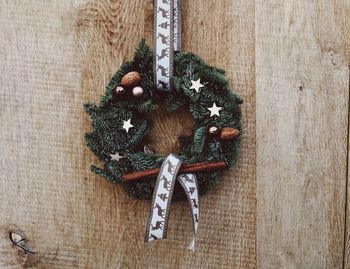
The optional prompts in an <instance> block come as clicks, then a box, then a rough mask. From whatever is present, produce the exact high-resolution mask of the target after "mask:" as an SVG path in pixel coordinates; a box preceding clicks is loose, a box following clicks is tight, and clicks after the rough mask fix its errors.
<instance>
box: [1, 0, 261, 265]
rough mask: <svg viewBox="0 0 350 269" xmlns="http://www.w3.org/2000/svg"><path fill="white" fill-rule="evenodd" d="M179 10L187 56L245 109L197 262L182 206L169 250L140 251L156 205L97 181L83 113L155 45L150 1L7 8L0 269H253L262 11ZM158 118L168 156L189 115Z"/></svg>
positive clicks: (210, 203) (241, 6)
mask: <svg viewBox="0 0 350 269" xmlns="http://www.w3.org/2000/svg"><path fill="white" fill-rule="evenodd" d="M183 2H184V3H183V7H182V8H183V16H184V17H183V25H184V28H183V31H184V33H183V38H184V44H183V45H184V49H185V50H190V51H193V52H195V53H197V54H199V55H202V56H203V58H204V59H205V60H206V61H208V62H209V63H210V64H214V65H216V66H218V67H221V68H224V69H226V70H227V75H228V77H229V78H231V79H232V86H233V89H235V90H236V91H237V92H239V93H240V94H241V95H242V96H243V98H244V100H245V104H244V106H243V114H244V127H245V130H244V134H243V136H244V137H243V141H244V142H243V145H242V157H241V159H240V161H239V163H238V165H237V167H236V168H235V169H233V170H231V172H229V173H225V174H224V176H223V177H222V181H221V182H220V183H219V186H218V187H217V188H216V189H214V190H213V191H212V192H211V193H210V194H209V195H208V196H206V197H205V198H203V200H202V220H201V227H200V232H199V238H198V243H197V249H196V252H195V253H194V254H191V253H188V252H187V251H186V247H187V244H188V243H189V240H190V239H191V220H190V216H189V213H188V205H187V204H186V203H178V204H176V205H174V206H173V207H172V211H171V216H170V226H169V233H168V238H169V239H168V240H167V241H166V242H155V243H153V244H148V245H144V243H143V233H144V229H145V224H146V221H147V214H148V212H149V203H148V202H145V201H134V200H131V199H129V198H128V197H126V195H125V194H124V192H123V191H122V190H121V188H120V187H119V186H116V185H113V184H111V183H109V182H107V181H106V180H104V179H102V178H99V177H97V176H95V175H93V174H92V173H91V172H90V169H89V167H90V165H91V164H92V163H97V160H96V159H95V158H94V157H93V155H92V153H91V152H90V151H89V150H88V149H87V148H86V147H85V142H84V139H83V135H84V133H85V132H86V131H87V130H89V128H90V121H89V119H88V117H87V116H86V115H85V113H84V112H83V108H82V105H83V103H85V102H86V101H97V100H98V99H99V96H100V95H101V94H102V93H103V92H104V87H105V85H106V84H107V82H108V80H109V79H110V77H111V75H112V73H113V72H114V71H115V70H116V69H117V68H118V67H119V65H120V64H121V63H122V62H123V61H125V60H127V59H129V58H130V57H131V56H132V55H133V52H134V48H135V47H136V45H137V43H138V42H139V41H140V39H141V38H142V37H146V39H147V41H148V42H149V43H150V42H151V37H152V16H153V15H152V12H153V9H152V8H153V7H152V1H151V0H142V1H139V0H130V1H121V0H114V1H109V0H96V1H93V0H92V1H87V0H74V1H73V0H62V1H44V0H39V1H19V0H16V1H3V2H2V4H1V8H0V38H1V40H2V44H1V46H0V63H1V65H0V85H1V89H2V90H1V91H0V97H1V98H0V109H1V110H0V111H1V113H0V120H1V124H2V125H1V126H2V128H0V147H1V152H2V154H1V157H0V160H1V162H0V168H1V171H2V173H1V180H0V184H1V188H0V199H1V201H4V202H2V203H0V268H24V267H26V268H27V267H30V268H254V267H255V266H256V255H255V242H256V240H255V239H256V233H255V227H256V226H255V215H256V203H255V73H254V58H255V55H254V45H255V39H254V1H253V0H249V1H246V0H219V1H200V0H193V1H183ZM159 114H163V113H158V115H155V121H156V124H155V129H154V136H153V139H154V140H156V142H157V145H158V148H157V150H158V152H160V153H166V152H170V151H171V150H172V147H173V143H174V139H175V137H176V134H177V133H179V132H180V131H181V130H179V126H181V125H190V124H191V123H190V120H189V119H188V113H187V114H186V112H182V113H179V114H177V115H174V114H172V115H168V116H166V117H165V116H163V115H161V116H159ZM184 121H185V123H184ZM160 124H162V126H163V127H164V126H165V127H166V128H162V129H164V130H165V131H164V132H160V127H159V126H160ZM152 143H153V144H154V142H152ZM9 232H16V233H18V234H20V235H21V236H23V237H25V239H26V240H27V241H28V244H29V245H30V247H31V249H32V250H33V252H34V254H25V253H24V252H23V251H22V252H21V250H20V249H18V248H17V247H16V246H14V245H13V244H11V242H10V241H9V238H8V235H9Z"/></svg>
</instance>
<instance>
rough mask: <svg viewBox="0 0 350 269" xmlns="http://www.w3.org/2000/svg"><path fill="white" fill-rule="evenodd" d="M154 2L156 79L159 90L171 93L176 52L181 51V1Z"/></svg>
mask: <svg viewBox="0 0 350 269" xmlns="http://www.w3.org/2000/svg"><path fill="white" fill-rule="evenodd" d="M154 1H155V3H154V7H155V10H154V51H155V54H154V78H155V83H156V85H157V88H158V89H159V90H161V91H170V90H171V87H172V77H173V69H174V51H175V50H180V49H181V45H180V43H181V19H180V2H179V1H180V0H154Z"/></svg>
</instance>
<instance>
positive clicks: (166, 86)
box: [158, 80, 169, 90]
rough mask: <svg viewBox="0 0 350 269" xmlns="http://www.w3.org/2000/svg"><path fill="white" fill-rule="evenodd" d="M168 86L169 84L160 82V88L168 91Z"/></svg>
mask: <svg viewBox="0 0 350 269" xmlns="http://www.w3.org/2000/svg"><path fill="white" fill-rule="evenodd" d="M168 85H169V83H166V82H164V81H161V80H158V87H159V86H161V88H162V89H164V90H166V89H168Z"/></svg>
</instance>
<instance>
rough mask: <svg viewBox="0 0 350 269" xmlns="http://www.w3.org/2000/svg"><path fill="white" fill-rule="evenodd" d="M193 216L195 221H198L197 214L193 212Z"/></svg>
mask: <svg viewBox="0 0 350 269" xmlns="http://www.w3.org/2000/svg"><path fill="white" fill-rule="evenodd" d="M193 218H194V221H195V222H198V215H197V214H193Z"/></svg>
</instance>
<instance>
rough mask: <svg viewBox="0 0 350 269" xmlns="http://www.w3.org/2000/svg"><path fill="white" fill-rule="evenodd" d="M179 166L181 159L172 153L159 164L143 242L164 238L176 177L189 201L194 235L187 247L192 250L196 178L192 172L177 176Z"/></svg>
mask: <svg viewBox="0 0 350 269" xmlns="http://www.w3.org/2000/svg"><path fill="white" fill-rule="evenodd" d="M180 166H181V161H180V160H179V159H178V158H177V157H176V156H174V155H172V154H170V155H169V156H168V157H167V158H166V159H165V160H164V162H163V164H162V166H161V169H160V172H159V174H158V178H157V183H156V187H155V190H154V193H153V199H152V204H151V215H150V218H149V221H148V225H147V230H146V236H145V242H149V241H153V240H160V239H165V238H166V237H167V226H168V218H169V207H170V204H171V198H172V195H173V190H174V185H175V181H176V179H177V180H178V181H179V183H180V185H181V186H182V188H183V189H184V191H185V193H186V195H187V198H188V200H189V202H190V208H191V215H192V221H193V230H194V237H193V240H192V242H191V244H190V246H189V249H190V250H194V241H195V236H196V234H197V228H198V222H199V198H198V197H199V195H198V186H197V178H196V176H195V175H194V174H182V175H179V176H178V171H179V169H180Z"/></svg>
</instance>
